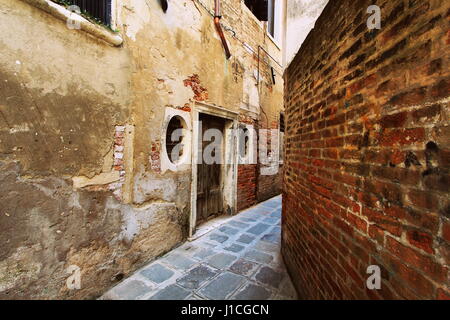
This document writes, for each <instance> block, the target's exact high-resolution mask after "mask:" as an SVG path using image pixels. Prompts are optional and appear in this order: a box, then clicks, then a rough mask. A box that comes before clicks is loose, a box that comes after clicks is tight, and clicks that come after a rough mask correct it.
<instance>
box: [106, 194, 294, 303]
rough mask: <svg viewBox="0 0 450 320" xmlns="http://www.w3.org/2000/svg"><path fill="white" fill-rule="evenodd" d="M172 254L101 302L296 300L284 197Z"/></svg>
mask: <svg viewBox="0 0 450 320" xmlns="http://www.w3.org/2000/svg"><path fill="white" fill-rule="evenodd" d="M219 219H220V223H221V225H220V226H218V227H217V228H212V229H211V231H209V232H207V233H206V234H204V235H202V236H201V237H199V238H197V239H195V240H194V241H192V242H186V243H184V244H183V245H181V246H180V247H178V248H176V249H174V250H172V251H170V252H169V253H168V254H166V255H164V256H163V257H161V258H159V259H157V260H156V261H153V262H152V263H150V264H148V265H146V266H145V267H143V268H141V269H140V270H138V271H137V272H136V273H134V274H133V275H132V276H131V277H129V278H128V279H126V280H124V281H122V282H121V283H120V284H118V285H117V286H116V287H114V288H112V289H111V290H109V291H108V292H107V293H105V295H104V296H103V297H102V298H101V299H120V300H147V299H150V300H183V299H185V300H204V299H207V300H222V299H238V300H269V299H276V300H293V299H296V293H295V289H294V287H293V285H292V283H291V280H290V278H289V275H288V274H287V271H286V268H285V266H284V263H283V259H282V257H281V254H280V240H281V239H280V232H281V229H280V223H281V196H278V197H275V198H273V199H271V200H268V201H266V202H263V203H260V204H258V205H257V206H254V207H252V208H250V209H247V210H245V211H243V212H241V213H239V214H238V215H236V216H233V217H228V218H225V219H224V218H219Z"/></svg>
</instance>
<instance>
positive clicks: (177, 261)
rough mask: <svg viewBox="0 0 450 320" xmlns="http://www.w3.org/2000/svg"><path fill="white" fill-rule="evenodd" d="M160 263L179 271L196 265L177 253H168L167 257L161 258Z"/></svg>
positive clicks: (193, 261)
mask: <svg viewBox="0 0 450 320" xmlns="http://www.w3.org/2000/svg"><path fill="white" fill-rule="evenodd" d="M162 261H163V262H165V263H168V264H170V265H171V266H173V267H175V268H177V269H180V270H186V269H189V268H190V267H192V266H193V265H194V264H196V263H197V261H195V260H192V259H190V258H188V257H186V256H184V255H181V254H179V253H170V254H169V255H167V256H165V257H163V258H162Z"/></svg>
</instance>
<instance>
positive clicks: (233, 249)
mask: <svg viewBox="0 0 450 320" xmlns="http://www.w3.org/2000/svg"><path fill="white" fill-rule="evenodd" d="M244 249H245V247H243V246H241V245H239V244H235V243H233V244H232V245H231V246H229V247H226V248H224V250H226V251H231V252H234V253H238V252H241V251H242V250H244Z"/></svg>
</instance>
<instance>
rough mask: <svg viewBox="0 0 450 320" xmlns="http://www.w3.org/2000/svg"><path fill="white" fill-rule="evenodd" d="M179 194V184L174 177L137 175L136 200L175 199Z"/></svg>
mask: <svg viewBox="0 0 450 320" xmlns="http://www.w3.org/2000/svg"><path fill="white" fill-rule="evenodd" d="M176 194H177V184H176V182H175V180H174V179H173V178H172V179H170V178H167V179H156V178H155V177H153V176H148V175H144V176H140V175H137V176H136V180H135V183H134V201H135V202H136V203H144V202H145V201H147V200H148V199H149V198H153V199H155V198H160V199H162V200H164V201H173V200H174V199H175V197H176Z"/></svg>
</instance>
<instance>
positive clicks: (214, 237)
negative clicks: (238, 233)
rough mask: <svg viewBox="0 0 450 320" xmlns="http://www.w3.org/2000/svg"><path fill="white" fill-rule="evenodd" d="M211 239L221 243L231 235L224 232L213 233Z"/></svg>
mask: <svg viewBox="0 0 450 320" xmlns="http://www.w3.org/2000/svg"><path fill="white" fill-rule="evenodd" d="M209 239H210V240H211V241H216V242H219V243H224V242H225V241H227V240H228V239H229V237H227V236H225V235H223V234H218V233H213V234H211V235H210V236H209Z"/></svg>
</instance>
